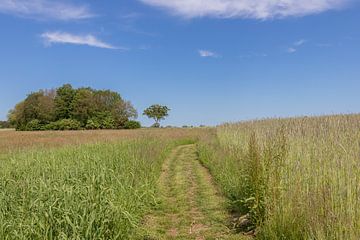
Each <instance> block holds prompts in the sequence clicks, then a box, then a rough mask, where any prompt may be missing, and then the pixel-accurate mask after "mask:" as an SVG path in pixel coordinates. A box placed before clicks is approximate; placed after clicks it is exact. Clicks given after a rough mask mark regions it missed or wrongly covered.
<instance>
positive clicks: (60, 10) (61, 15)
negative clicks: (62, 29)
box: [0, 0, 94, 21]
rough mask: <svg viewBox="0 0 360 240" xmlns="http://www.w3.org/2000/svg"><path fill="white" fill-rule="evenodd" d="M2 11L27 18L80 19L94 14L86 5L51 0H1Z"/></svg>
mask: <svg viewBox="0 0 360 240" xmlns="http://www.w3.org/2000/svg"><path fill="white" fill-rule="evenodd" d="M0 13H4V14H11V15H16V16H20V17H26V18H35V19H53V20H63V21H67V20H80V19H86V18H91V17H93V16H94V14H92V13H91V12H90V10H89V8H88V7H87V6H86V5H75V4H71V3H69V2H68V3H65V2H63V1H50V0H0Z"/></svg>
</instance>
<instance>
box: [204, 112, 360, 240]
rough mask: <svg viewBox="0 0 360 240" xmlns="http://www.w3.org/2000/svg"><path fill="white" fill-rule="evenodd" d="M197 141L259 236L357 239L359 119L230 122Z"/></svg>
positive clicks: (359, 217) (359, 231) (359, 213)
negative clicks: (247, 214) (248, 216)
mask: <svg viewBox="0 0 360 240" xmlns="http://www.w3.org/2000/svg"><path fill="white" fill-rule="evenodd" d="M214 135H215V134H213V136H212V137H210V136H208V137H207V138H204V139H203V141H202V143H200V155H201V158H202V161H203V162H204V163H205V164H206V165H207V166H208V167H209V168H210V169H211V172H212V173H213V174H214V176H215V179H216V180H217V182H218V183H219V184H220V186H221V188H222V189H223V192H224V193H225V194H226V195H227V196H228V198H229V199H231V200H232V208H233V209H236V211H237V212H240V213H242V214H246V213H250V216H251V220H252V222H253V225H256V226H257V230H256V232H257V237H258V238H260V239H360V210H359V209H358V206H360V116H359V115H339V116H325V117H313V118H292V119H269V120H261V121H253V122H244V123H239V124H228V125H223V126H220V127H219V128H218V129H217V132H216V136H214Z"/></svg>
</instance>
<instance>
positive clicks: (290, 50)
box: [287, 47, 297, 53]
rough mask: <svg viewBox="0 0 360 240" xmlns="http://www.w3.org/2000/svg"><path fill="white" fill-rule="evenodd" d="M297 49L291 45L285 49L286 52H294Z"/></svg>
mask: <svg viewBox="0 0 360 240" xmlns="http://www.w3.org/2000/svg"><path fill="white" fill-rule="evenodd" d="M296 51H297V49H296V48H293V47H289V48H288V49H287V52H288V53H294V52H296Z"/></svg>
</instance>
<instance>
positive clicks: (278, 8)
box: [139, 0, 354, 20]
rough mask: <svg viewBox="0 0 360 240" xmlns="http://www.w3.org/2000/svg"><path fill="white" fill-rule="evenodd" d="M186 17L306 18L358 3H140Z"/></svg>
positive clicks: (278, 0)
mask: <svg viewBox="0 0 360 240" xmlns="http://www.w3.org/2000/svg"><path fill="white" fill-rule="evenodd" d="M139 1H141V2H143V3H145V4H148V5H152V6H155V7H160V8H163V9H165V10H168V11H170V12H171V13H172V14H175V15H180V16H182V17H185V18H196V17H218V18H253V19H262V20H265V19H273V18H284V17H290V16H305V15H309V14H316V13H321V12H324V11H328V10H333V9H339V8H342V7H344V6H345V5H346V4H347V3H348V2H351V1H354V0H202V1H199V0H139Z"/></svg>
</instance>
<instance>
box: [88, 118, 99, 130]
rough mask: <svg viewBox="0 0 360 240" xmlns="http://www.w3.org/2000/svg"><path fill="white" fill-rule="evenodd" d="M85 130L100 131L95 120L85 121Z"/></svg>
mask: <svg viewBox="0 0 360 240" xmlns="http://www.w3.org/2000/svg"><path fill="white" fill-rule="evenodd" d="M85 128H86V129H89V130H95V129H100V123H99V122H98V121H97V119H94V118H92V119H89V120H88V121H87V123H86V126H85Z"/></svg>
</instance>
